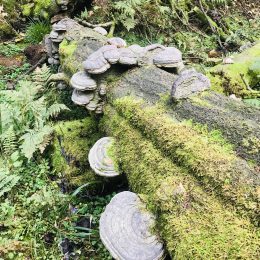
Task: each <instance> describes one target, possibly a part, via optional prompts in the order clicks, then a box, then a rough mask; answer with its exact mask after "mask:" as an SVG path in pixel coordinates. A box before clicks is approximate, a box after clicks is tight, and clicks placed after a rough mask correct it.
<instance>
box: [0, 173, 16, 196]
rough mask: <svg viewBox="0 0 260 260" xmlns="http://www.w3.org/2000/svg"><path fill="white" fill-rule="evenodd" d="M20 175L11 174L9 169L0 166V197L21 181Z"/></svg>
mask: <svg viewBox="0 0 260 260" xmlns="http://www.w3.org/2000/svg"><path fill="white" fill-rule="evenodd" d="M19 179H20V176H18V175H14V174H9V172H8V170H7V169H4V168H0V197H1V196H3V195H4V194H5V193H6V192H9V191H10V190H11V189H12V188H13V187H14V186H15V185H16V184H17V183H18V181H19Z"/></svg>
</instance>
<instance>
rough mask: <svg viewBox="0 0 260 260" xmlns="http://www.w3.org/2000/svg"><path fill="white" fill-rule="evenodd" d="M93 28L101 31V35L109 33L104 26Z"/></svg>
mask: <svg viewBox="0 0 260 260" xmlns="http://www.w3.org/2000/svg"><path fill="white" fill-rule="evenodd" d="M93 30H94V31H96V32H98V33H100V34H101V35H104V36H106V35H107V30H106V29H104V28H103V27H100V26H98V27H95V28H94V29H93Z"/></svg>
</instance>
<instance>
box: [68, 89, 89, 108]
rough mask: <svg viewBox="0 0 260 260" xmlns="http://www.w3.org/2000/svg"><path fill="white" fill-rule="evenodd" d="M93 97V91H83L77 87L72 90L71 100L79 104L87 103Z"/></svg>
mask: <svg viewBox="0 0 260 260" xmlns="http://www.w3.org/2000/svg"><path fill="white" fill-rule="evenodd" d="M93 98H94V93H93V92H83V91H80V90H77V89H74V90H73V92H72V96H71V100H72V101H73V102H74V103H75V104H76V105H79V106H85V105H87V104H88V103H89V102H90V101H91V100H92V99H93Z"/></svg>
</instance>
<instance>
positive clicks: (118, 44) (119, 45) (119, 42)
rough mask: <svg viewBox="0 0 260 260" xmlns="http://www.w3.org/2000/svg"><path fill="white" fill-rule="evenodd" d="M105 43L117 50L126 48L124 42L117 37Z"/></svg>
mask: <svg viewBox="0 0 260 260" xmlns="http://www.w3.org/2000/svg"><path fill="white" fill-rule="evenodd" d="M107 43H109V44H111V45H115V46H116V47H117V48H123V47H126V45H127V44H126V42H125V40H123V39H122V38H119V37H113V38H110V39H108V40H107Z"/></svg>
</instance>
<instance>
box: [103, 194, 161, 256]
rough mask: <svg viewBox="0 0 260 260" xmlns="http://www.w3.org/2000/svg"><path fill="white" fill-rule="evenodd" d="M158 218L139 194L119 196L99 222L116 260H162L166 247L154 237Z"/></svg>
mask: <svg viewBox="0 0 260 260" xmlns="http://www.w3.org/2000/svg"><path fill="white" fill-rule="evenodd" d="M153 226H154V216H153V215H152V214H151V213H149V212H148V211H147V210H146V208H145V205H144V204H143V203H142V202H141V200H140V198H139V197H138V195H137V194H135V193H133V192H129V191H124V192H120V193H118V194H117V195H115V196H114V197H113V198H112V200H111V201H110V203H109V204H108V205H107V206H106V208H105V211H104V212H103V213H102V215H101V218H100V222H99V233H100V238H101V241H102V242H103V244H104V245H105V247H106V248H107V250H108V251H109V252H110V254H111V255H112V257H113V258H114V259H116V260H137V259H139V260H159V259H162V258H163V255H164V251H163V244H162V243H161V242H160V240H159V237H158V236H157V235H155V234H152V233H151V228H152V227H153Z"/></svg>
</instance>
